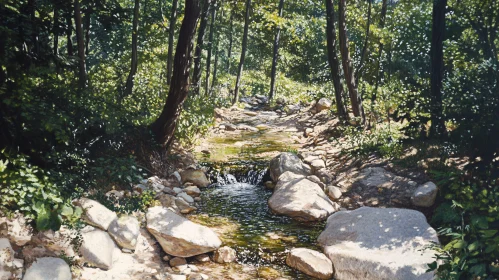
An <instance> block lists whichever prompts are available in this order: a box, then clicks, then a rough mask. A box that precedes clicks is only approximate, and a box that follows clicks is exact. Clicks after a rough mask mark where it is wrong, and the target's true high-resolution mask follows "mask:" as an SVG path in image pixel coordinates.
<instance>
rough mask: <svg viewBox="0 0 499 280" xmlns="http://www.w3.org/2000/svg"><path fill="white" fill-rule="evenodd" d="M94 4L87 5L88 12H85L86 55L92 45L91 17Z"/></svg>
mask: <svg viewBox="0 0 499 280" xmlns="http://www.w3.org/2000/svg"><path fill="white" fill-rule="evenodd" d="M91 5H92V4H90V3H89V5H88V7H87V12H86V13H85V27H84V30H85V55H88V51H89V45H90V19H91V16H92V7H91Z"/></svg>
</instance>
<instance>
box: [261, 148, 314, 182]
mask: <svg viewBox="0 0 499 280" xmlns="http://www.w3.org/2000/svg"><path fill="white" fill-rule="evenodd" d="M286 171H290V172H292V173H295V174H298V175H303V176H308V175H311V174H312V169H311V168H310V166H308V165H307V164H304V163H303V162H302V161H301V160H300V158H299V157H298V156H297V155H295V154H293V153H281V154H280V155H278V156H276V157H275V158H273V159H272V160H271V161H270V177H271V178H272V180H273V181H274V182H277V180H278V178H279V176H281V174H283V173H284V172H286Z"/></svg>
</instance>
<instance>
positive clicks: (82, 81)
mask: <svg viewBox="0 0 499 280" xmlns="http://www.w3.org/2000/svg"><path fill="white" fill-rule="evenodd" d="M74 17H75V26H76V42H77V45H78V58H79V63H78V65H79V67H78V76H79V81H78V84H79V87H80V89H82V88H84V87H85V86H86V84H87V70H86V66H85V42H84V41H83V28H82V26H81V25H82V22H81V11H80V1H79V0H74Z"/></svg>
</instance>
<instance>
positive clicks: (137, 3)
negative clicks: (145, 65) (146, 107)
mask: <svg viewBox="0 0 499 280" xmlns="http://www.w3.org/2000/svg"><path fill="white" fill-rule="evenodd" d="M139 11H140V1H139V0H135V4H134V6H133V24H132V61H131V63H130V73H129V74H128V78H127V79H126V86H125V92H124V94H123V97H126V96H129V95H131V94H132V90H133V80H134V79H135V74H136V73H137V66H138V57H137V38H138V35H139V34H138V33H139V30H138V26H139Z"/></svg>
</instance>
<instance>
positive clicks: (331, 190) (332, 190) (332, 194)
mask: <svg viewBox="0 0 499 280" xmlns="http://www.w3.org/2000/svg"><path fill="white" fill-rule="evenodd" d="M326 193H327V196H329V198H330V199H331V200H337V199H339V198H340V197H341V195H342V192H341V190H340V188H338V187H336V186H327V187H326Z"/></svg>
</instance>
